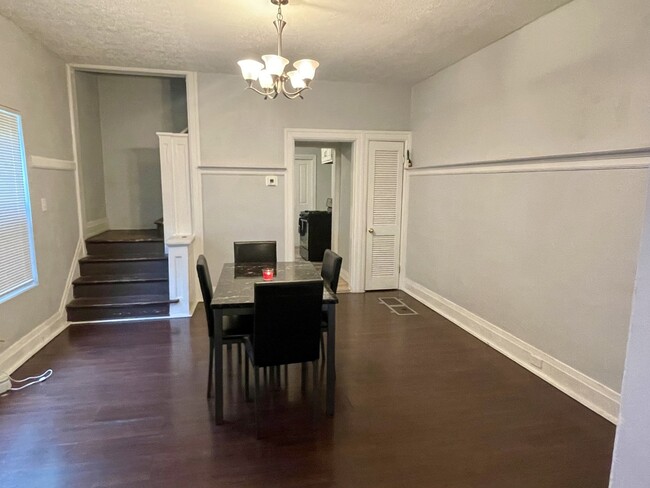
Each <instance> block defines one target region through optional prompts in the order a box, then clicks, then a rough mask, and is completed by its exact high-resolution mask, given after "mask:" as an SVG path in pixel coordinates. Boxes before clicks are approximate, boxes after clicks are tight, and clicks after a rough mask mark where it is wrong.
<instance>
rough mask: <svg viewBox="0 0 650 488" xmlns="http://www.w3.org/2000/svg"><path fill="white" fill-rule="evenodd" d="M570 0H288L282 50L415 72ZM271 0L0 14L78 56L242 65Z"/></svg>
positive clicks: (21, 3)
mask: <svg viewBox="0 0 650 488" xmlns="http://www.w3.org/2000/svg"><path fill="white" fill-rule="evenodd" d="M568 1H569V0H410V1H408V2H407V1H399V0H290V3H289V5H287V6H286V7H285V8H284V10H283V12H284V18H285V20H286V21H287V23H288V25H287V27H286V29H285V35H284V51H285V52H284V55H285V57H287V58H289V59H291V60H292V61H293V60H296V59H298V58H302V57H311V58H314V59H317V60H318V61H320V63H321V68H320V69H319V71H318V74H317V77H318V78H319V79H327V80H342V81H343V80H345V81H367V82H388V83H391V82H408V83H413V82H417V81H420V80H422V79H424V78H427V77H428V76H430V75H432V74H433V73H435V72H437V71H440V70H441V69H443V68H445V67H447V66H449V65H451V64H453V63H454V62H456V61H458V60H460V59H462V58H463V57H465V56H467V55H469V54H471V53H473V52H476V51H478V50H479V49H481V48H483V47H485V46H487V45H488V44H490V43H492V42H494V41H496V40H497V39H499V38H501V37H503V36H505V35H507V34H509V33H510V32H513V31H515V30H517V29H518V28H519V27H521V26H523V25H525V24H527V23H529V22H531V21H533V20H535V19H536V18H538V17H540V16H542V15H544V14H545V13H548V12H550V11H551V10H553V9H555V8H557V7H558V6H560V5H563V4H565V3H567V2H568ZM275 13H276V7H275V6H274V5H272V4H271V3H270V1H269V0H0V14H1V15H4V16H5V17H8V18H9V19H11V20H13V21H14V22H15V23H16V24H18V25H19V26H20V27H22V28H23V29H24V30H26V31H27V32H29V33H31V34H32V35H33V36H34V37H36V38H38V39H40V40H41V41H43V43H44V44H45V45H47V46H48V47H49V48H50V49H51V50H52V51H54V52H56V53H57V54H59V55H60V56H61V57H63V58H64V59H65V60H66V61H69V62H77V63H92V64H105V65H114V66H136V67H149V68H169V69H187V70H197V71H208V72H221V73H238V72H239V70H238V67H237V66H236V64H235V63H236V61H237V60H239V59H243V58H246V57H257V56H259V55H261V54H267V53H274V52H275V49H276V39H275V28H274V27H273V25H272V21H273V20H274V19H275Z"/></svg>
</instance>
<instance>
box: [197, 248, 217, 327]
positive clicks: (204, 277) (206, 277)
mask: <svg viewBox="0 0 650 488" xmlns="http://www.w3.org/2000/svg"><path fill="white" fill-rule="evenodd" d="M196 272H197V274H198V275H199V284H200V285H201V295H203V306H204V307H205V315H206V319H207V320H208V335H209V336H210V337H213V336H214V316H213V315H212V309H211V308H210V303H211V302H212V280H211V279H210V268H208V261H207V259H205V256H204V255H203V254H201V255H200V256H199V258H198V259H197V260H196Z"/></svg>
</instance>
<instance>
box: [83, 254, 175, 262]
mask: <svg viewBox="0 0 650 488" xmlns="http://www.w3.org/2000/svg"><path fill="white" fill-rule="evenodd" d="M165 259H167V255H166V254H159V253H156V254H146V253H145V254H124V255H120V254H105V255H101V254H97V255H95V254H91V255H89V256H86V257H83V258H81V259H80V260H79V262H80V263H113V262H118V263H119V262H122V261H129V262H131V261H162V260H165Z"/></svg>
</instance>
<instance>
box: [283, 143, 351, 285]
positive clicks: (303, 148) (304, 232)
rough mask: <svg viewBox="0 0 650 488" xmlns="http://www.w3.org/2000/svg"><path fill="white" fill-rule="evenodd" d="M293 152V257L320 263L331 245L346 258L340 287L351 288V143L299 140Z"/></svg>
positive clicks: (316, 263)
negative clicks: (294, 229) (295, 224)
mask: <svg viewBox="0 0 650 488" xmlns="http://www.w3.org/2000/svg"><path fill="white" fill-rule="evenodd" d="M294 155H295V156H294V167H293V194H294V210H293V212H294V222H296V223H297V224H298V225H297V226H296V231H295V235H294V242H295V247H294V251H295V255H294V257H295V259H297V260H306V261H311V262H312V263H314V265H315V266H319V265H320V263H321V261H322V259H323V252H324V251H325V249H332V250H333V251H334V252H336V253H337V254H339V255H340V256H341V257H342V258H343V265H342V269H341V277H340V280H339V288H338V290H339V291H349V290H350V286H349V283H350V271H349V269H350V268H349V263H350V220H351V199H352V143H351V142H335V141H322V142H321V141H319V142H307V141H296V142H295V146H294Z"/></svg>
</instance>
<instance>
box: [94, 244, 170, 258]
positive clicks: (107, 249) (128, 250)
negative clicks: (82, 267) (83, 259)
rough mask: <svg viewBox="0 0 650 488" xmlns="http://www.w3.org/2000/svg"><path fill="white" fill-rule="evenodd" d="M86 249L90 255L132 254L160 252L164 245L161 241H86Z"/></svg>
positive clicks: (163, 249)
mask: <svg viewBox="0 0 650 488" xmlns="http://www.w3.org/2000/svg"><path fill="white" fill-rule="evenodd" d="M86 249H87V250H88V254H89V255H91V256H118V255H127V256H133V255H138V254H162V253H164V251H165V245H164V244H163V243H162V242H147V241H145V242H86Z"/></svg>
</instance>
